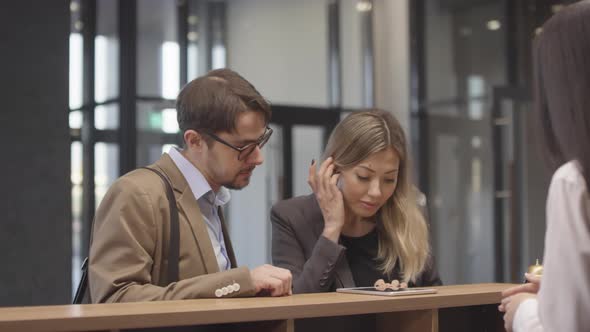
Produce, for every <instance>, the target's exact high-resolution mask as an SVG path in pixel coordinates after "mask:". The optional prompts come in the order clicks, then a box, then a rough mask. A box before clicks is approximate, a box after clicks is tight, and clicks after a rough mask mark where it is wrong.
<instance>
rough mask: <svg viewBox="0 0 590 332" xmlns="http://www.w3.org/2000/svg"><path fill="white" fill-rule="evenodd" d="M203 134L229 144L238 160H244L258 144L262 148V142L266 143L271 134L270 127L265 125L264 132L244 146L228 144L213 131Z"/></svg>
mask: <svg viewBox="0 0 590 332" xmlns="http://www.w3.org/2000/svg"><path fill="white" fill-rule="evenodd" d="M204 133H205V134H207V136H209V137H211V138H213V139H214V140H216V141H217V142H219V143H221V144H223V145H225V146H229V147H230V148H232V149H234V150H236V151H238V160H240V161H242V160H246V159H248V156H249V155H250V154H251V153H252V152H254V150H255V149H256V147H257V146H258V147H259V148H261V149H262V147H263V146H264V144H266V142H268V139H269V138H270V135H272V128H270V127H266V130H265V132H264V134H262V136H260V137H259V138H258V139H257V140H256V142H252V143H249V144H246V145H244V146H242V147H241V148H240V147H237V146H235V145H233V144H230V143H228V142H226V141H224V140H223V139H221V138H219V136H217V135H215V134H213V133H209V132H206V131H205V132H204Z"/></svg>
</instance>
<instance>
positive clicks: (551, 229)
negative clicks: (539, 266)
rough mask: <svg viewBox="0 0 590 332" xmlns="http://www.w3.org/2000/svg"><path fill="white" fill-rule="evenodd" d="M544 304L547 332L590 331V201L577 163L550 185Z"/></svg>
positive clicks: (561, 171)
mask: <svg viewBox="0 0 590 332" xmlns="http://www.w3.org/2000/svg"><path fill="white" fill-rule="evenodd" d="M538 302H539V304H538V305H539V308H538V313H539V319H540V322H541V324H542V325H543V328H544V329H545V331H584V330H587V329H588V328H589V327H590V198H589V196H588V191H587V189H586V183H585V181H584V178H583V176H582V175H581V173H580V171H579V170H578V167H577V165H576V164H575V163H574V162H570V163H567V164H565V165H563V166H562V167H560V168H559V169H558V170H557V172H555V174H554V176H553V179H552V181H551V185H550V187H549V195H548V197H547V230H546V233H545V254H544V261H543V278H542V282H541V289H540V291H539V296H538Z"/></svg>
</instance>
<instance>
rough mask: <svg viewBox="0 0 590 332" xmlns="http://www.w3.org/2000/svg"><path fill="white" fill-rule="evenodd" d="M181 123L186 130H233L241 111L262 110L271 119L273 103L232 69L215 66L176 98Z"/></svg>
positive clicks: (266, 120)
mask: <svg viewBox="0 0 590 332" xmlns="http://www.w3.org/2000/svg"><path fill="white" fill-rule="evenodd" d="M176 110H177V112H178V114H177V118H178V126H179V127H180V130H181V131H182V132H183V133H184V132H185V131H187V130H189V129H192V130H195V131H205V132H210V133H214V132H221V131H226V132H233V131H235V129H236V119H237V116H238V114H240V113H242V112H246V111H253V112H259V113H260V114H261V115H262V116H263V117H264V121H265V123H268V122H269V121H270V117H271V109H270V104H269V103H268V101H266V99H264V97H262V96H261V95H260V93H259V92H258V90H256V88H254V86H253V85H252V84H251V83H250V82H248V81H247V80H246V79H245V78H243V77H242V76H240V75H239V74H238V73H236V72H235V71H233V70H231V69H226V68H224V69H216V70H213V71H210V72H209V73H207V75H205V76H202V77H199V78H197V79H194V80H192V81H191V82H189V83H188V84H187V85H185V86H184V87H183V88H182V90H181V91H180V93H179V94H178V98H177V99H176Z"/></svg>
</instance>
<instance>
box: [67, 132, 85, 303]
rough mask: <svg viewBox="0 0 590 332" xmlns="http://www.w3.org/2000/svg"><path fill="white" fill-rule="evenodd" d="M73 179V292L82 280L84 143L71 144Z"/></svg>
mask: <svg viewBox="0 0 590 332" xmlns="http://www.w3.org/2000/svg"><path fill="white" fill-rule="evenodd" d="M70 162H71V164H70V165H71V166H70V167H71V181H72V294H73V293H74V292H75V288H76V286H77V285H78V281H79V280H80V268H79V267H80V266H82V257H81V256H80V253H81V252H82V251H81V249H82V248H81V246H82V190H83V189H82V179H83V176H84V172H83V171H82V143H81V142H72V145H71V161H70Z"/></svg>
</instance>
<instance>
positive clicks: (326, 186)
mask: <svg viewBox="0 0 590 332" xmlns="http://www.w3.org/2000/svg"><path fill="white" fill-rule="evenodd" d="M334 167H335V165H334V160H333V159H332V157H330V158H328V159H326V160H325V161H324V162H323V163H322V164H321V165H320V169H319V171H317V172H316V163H315V161H312V163H311V166H310V167H309V177H308V179H307V183H308V184H309V186H310V187H311V189H312V190H313V193H314V194H315V197H316V199H317V200H318V204H319V205H320V209H321V210H322V215H323V216H324V231H323V233H322V235H323V236H324V237H326V238H328V239H330V240H331V241H333V242H335V243H338V239H339V238H340V232H341V231H342V227H343V226H344V199H343V197H342V192H341V191H340V189H339V188H338V186H337V185H336V184H337V182H338V179H339V178H340V174H338V173H335V172H334Z"/></svg>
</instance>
